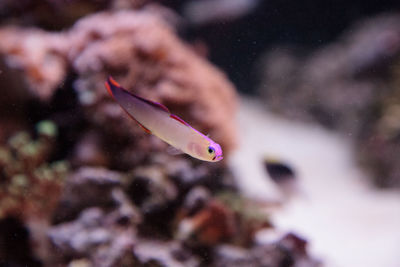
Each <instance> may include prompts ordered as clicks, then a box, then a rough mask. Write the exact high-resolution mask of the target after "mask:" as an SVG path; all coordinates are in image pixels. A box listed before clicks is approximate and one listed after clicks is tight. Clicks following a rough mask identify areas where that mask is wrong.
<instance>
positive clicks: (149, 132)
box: [124, 109, 153, 134]
mask: <svg viewBox="0 0 400 267" xmlns="http://www.w3.org/2000/svg"><path fill="white" fill-rule="evenodd" d="M124 111H125V112H126V114H128V116H129V117H130V118H131V119H132V120H134V121H135V122H136V123H137V124H138V125H139V126H140V127H141V128H142V129H143V130H144V131H145V132H146V133H148V134H153V133H152V132H151V131H150V130H149V129H147V128H146V127H144V126H143V124H141V123H140V122H138V121H137V120H136V119H135V118H134V117H133V116H132V115H131V114H129V112H128V111H126V110H125V109H124Z"/></svg>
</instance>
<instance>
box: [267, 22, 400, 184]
mask: <svg viewBox="0 0 400 267" xmlns="http://www.w3.org/2000/svg"><path fill="white" fill-rule="evenodd" d="M399 29H400V17H399V15H397V14H383V15H381V16H378V17H375V18H371V19H368V20H365V21H363V22H361V23H358V24H356V25H354V26H353V27H351V28H350V29H349V30H347V32H346V33H345V34H344V35H343V36H342V37H341V38H339V39H338V40H337V41H336V42H334V43H332V44H330V45H327V46H325V47H323V48H320V49H318V50H316V51H315V52H312V53H309V55H308V56H304V53H303V56H298V54H299V53H298V51H296V50H295V49H290V48H280V49H276V50H274V51H273V52H271V53H270V54H269V55H268V56H267V57H266V60H265V61H264V62H265V68H264V69H263V73H262V77H263V79H262V82H261V86H260V94H261V95H263V98H264V100H265V102H266V103H267V104H268V108H270V109H272V110H274V111H275V112H278V113H281V114H285V115H286V116H288V117H290V118H293V119H302V120H306V121H315V122H317V123H320V124H322V125H323V126H325V127H327V128H329V129H335V130H338V131H340V132H341V133H343V134H344V135H346V136H348V137H350V138H351V139H353V140H354V141H355V142H356V143H357V149H358V154H359V155H361V157H360V159H361V161H362V162H364V165H367V166H368V169H370V170H371V171H372V174H373V175H374V177H375V178H374V180H375V181H376V184H378V185H380V186H399V185H400V176H399V175H398V173H399V172H398V168H397V167H396V166H399V162H398V160H397V159H398V158H399V157H398V156H399V155H398V153H397V152H396V151H395V150H396V149H395V147H396V144H397V143H398V142H397V141H396V140H395V137H394V136H395V135H391V134H390V133H392V134H393V133H394V132H395V131H392V130H389V131H388V128H387V125H388V123H387V122H388V120H387V118H391V117H392V118H393V116H392V115H390V114H393V112H392V111H393V110H395V109H396V108H395V107H396V106H398V105H399V103H400V101H399V98H396V97H395V96H396V95H397V94H398V91H399V90H398V88H399V87H398V86H397V84H398V83H397V82H396V77H398V76H399V74H398V73H396V66H397V65H398V64H399V63H398V56H399V55H400V30H399ZM389 99H390V100H389ZM390 107H394V108H393V109H391V108H390ZM390 110H391V111H390ZM389 120H390V119H389ZM392 121H393V120H392ZM389 124H390V125H392V126H393V123H389ZM394 125H396V123H395V124H394ZM392 126H390V127H392ZM396 127H397V126H395V129H397V128H396ZM390 135H391V136H390Z"/></svg>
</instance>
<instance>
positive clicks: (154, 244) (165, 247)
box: [133, 240, 200, 267]
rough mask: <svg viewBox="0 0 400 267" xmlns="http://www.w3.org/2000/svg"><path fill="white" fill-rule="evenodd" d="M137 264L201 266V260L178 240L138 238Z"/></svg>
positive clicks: (135, 248)
mask: <svg viewBox="0 0 400 267" xmlns="http://www.w3.org/2000/svg"><path fill="white" fill-rule="evenodd" d="M133 253H134V255H135V258H136V265H135V266H149V265H151V266H177V267H179V266H182V267H183V266H188V267H195V266H200V261H199V259H197V257H196V256H194V255H192V254H191V253H190V252H189V251H188V250H187V249H185V248H184V247H183V246H182V244H180V243H179V242H177V241H168V242H165V241H156V240H154V241H151V240H138V242H137V244H136V245H135V247H134V249H133Z"/></svg>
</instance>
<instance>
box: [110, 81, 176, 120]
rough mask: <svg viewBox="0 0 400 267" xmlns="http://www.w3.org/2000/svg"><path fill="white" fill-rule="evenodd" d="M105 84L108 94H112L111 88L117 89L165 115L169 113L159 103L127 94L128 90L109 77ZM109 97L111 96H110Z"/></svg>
mask: <svg viewBox="0 0 400 267" xmlns="http://www.w3.org/2000/svg"><path fill="white" fill-rule="evenodd" d="M107 83H108V87H107V85H106V87H107V90H109V89H110V90H109V92H110V91H111V93H112V92H113V90H112V88H113V87H117V88H119V89H121V90H122V91H123V92H125V93H127V94H130V95H131V96H133V97H136V98H137V99H139V100H142V101H143V102H146V103H147V104H149V105H152V106H153V107H156V108H158V109H161V110H162V111H165V112H167V113H171V112H169V110H168V108H167V107H166V106H164V105H163V104H160V103H157V102H154V101H151V100H148V99H146V98H143V97H140V96H138V95H135V94H133V93H131V92H129V91H128V90H126V89H125V88H123V87H122V86H121V85H119V83H117V82H116V81H115V80H114V79H113V78H112V77H111V76H109V77H108V79H107ZM111 95H112V94H111Z"/></svg>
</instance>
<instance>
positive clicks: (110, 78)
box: [107, 76, 122, 87]
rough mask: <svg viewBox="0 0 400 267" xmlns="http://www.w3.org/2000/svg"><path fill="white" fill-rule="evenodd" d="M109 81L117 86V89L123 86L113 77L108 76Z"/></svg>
mask: <svg viewBox="0 0 400 267" xmlns="http://www.w3.org/2000/svg"><path fill="white" fill-rule="evenodd" d="M107 81H108V82H109V83H111V84H112V85H114V86H116V87H122V86H121V85H119V83H117V82H116V81H115V80H114V79H113V77H111V76H108V79H107Z"/></svg>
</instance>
